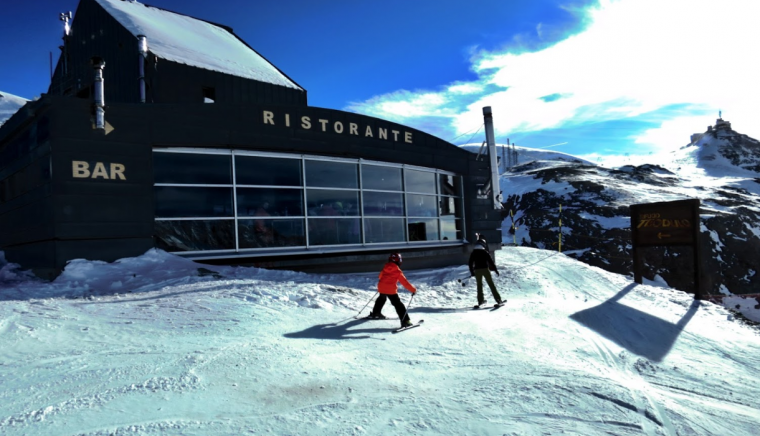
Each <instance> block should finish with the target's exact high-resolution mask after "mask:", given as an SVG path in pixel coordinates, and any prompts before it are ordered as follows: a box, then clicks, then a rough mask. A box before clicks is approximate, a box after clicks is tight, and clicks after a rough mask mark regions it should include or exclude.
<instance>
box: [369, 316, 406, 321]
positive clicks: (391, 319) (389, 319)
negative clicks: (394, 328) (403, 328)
mask: <svg viewBox="0 0 760 436" xmlns="http://www.w3.org/2000/svg"><path fill="white" fill-rule="evenodd" d="M361 319H369V320H374V321H394V320H395V321H398V318H373V317H371V316H365V317H364V318H361Z"/></svg>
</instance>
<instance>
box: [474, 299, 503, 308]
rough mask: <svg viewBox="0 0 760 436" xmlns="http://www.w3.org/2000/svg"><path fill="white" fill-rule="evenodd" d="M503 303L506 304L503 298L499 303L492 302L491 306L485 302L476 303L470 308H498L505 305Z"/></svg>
mask: <svg viewBox="0 0 760 436" xmlns="http://www.w3.org/2000/svg"><path fill="white" fill-rule="evenodd" d="M505 304H507V300H504V301H502V302H501V303H496V304H494V305H493V306H491V305H488V304H486V303H483V304H476V305H474V306H472V310H480V309H491V310H496V309H498V308H500V307H501V306H503V305H505Z"/></svg>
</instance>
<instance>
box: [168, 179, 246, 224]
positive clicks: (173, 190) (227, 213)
mask: <svg viewBox="0 0 760 436" xmlns="http://www.w3.org/2000/svg"><path fill="white" fill-rule="evenodd" d="M154 194H155V199H156V217H159V218H190V217H231V216H233V215H234V213H233V212H232V188H227V187H224V188H221V187H220V188H216V187H205V186H204V187H197V186H193V187H183V186H156V187H155V188H154Z"/></svg>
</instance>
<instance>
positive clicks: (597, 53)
mask: <svg viewBox="0 0 760 436" xmlns="http://www.w3.org/2000/svg"><path fill="white" fill-rule="evenodd" d="M586 14H588V17H587V18H588V21H589V25H588V27H587V28H586V29H585V30H584V31H583V32H581V33H578V34H576V35H573V36H570V37H568V38H566V39H564V40H562V41H560V42H558V43H556V44H554V45H552V46H550V47H548V48H545V49H542V50H540V51H536V52H532V53H515V52H511V51H509V50H506V51H500V52H484V51H479V52H477V53H476V54H475V55H474V56H473V58H472V63H473V65H472V69H473V71H475V72H476V73H477V74H478V76H479V78H478V80H477V81H473V82H457V83H454V84H450V85H448V86H444V87H442V88H441V89H440V90H437V91H414V92H410V91H403V92H396V93H392V94H386V95H382V96H378V97H375V98H373V99H371V100H369V101H366V102H363V103H356V104H353V105H352V106H351V109H353V110H357V111H359V112H363V113H369V114H372V115H377V116H380V114H381V113H383V114H386V116H388V115H390V116H391V118H392V119H394V120H397V121H400V122H406V123H410V124H411V123H413V122H414V119H413V118H414V117H422V116H425V117H430V116H434V117H435V116H443V117H445V119H442V120H441V122H442V123H445V125H446V126H447V127H448V128H449V129H453V130H454V131H456V132H457V133H461V132H464V131H467V130H470V129H471V128H472V127H473V126H476V125H478V124H480V123H482V107H483V106H491V107H492V109H493V113H494V119H495V126H496V129H497V134H501V135H506V134H509V133H510V132H515V131H522V132H528V131H539V130H542V129H547V128H558V127H567V126H572V125H577V124H583V123H588V122H592V121H593V122H598V121H607V120H620V119H626V118H631V117H636V116H639V115H642V114H646V113H649V112H652V111H656V110H658V109H662V108H664V107H668V106H672V105H679V104H683V105H689V106H690V107H692V108H698V109H699V110H700V115H701V114H703V113H704V111H705V109H709V110H714V111H715V116H711V117H708V118H704V117H699V118H698V120H694V121H695V122H696V121H698V123H695V124H694V125H691V124H686V118H684V117H683V115H684V114H683V113H678V114H673V115H672V116H671V115H669V116H668V117H679V119H678V120H672V121H671V120H669V119H668V118H665V119H662V120H655V121H663V124H662V126H661V127H660V128H659V129H654V130H650V131H647V132H645V133H644V134H643V135H642V136H641V137H640V138H638V139H637V143H642V144H650V145H652V146H655V147H660V148H663V147H670V148H672V147H677V146H681V145H683V144H684V142H688V135H689V134H690V133H694V132H699V131H704V130H705V128H706V126H707V124H711V123H712V121H714V119H715V118H717V110H718V109H722V110H724V113H725V118H726V119H729V120H730V121H732V124H733V125H734V126H735V127H736V128H737V129H739V131H741V132H742V133H746V134H748V135H750V136H753V137H760V125H759V123H758V122H757V120H758V115H759V114H760V109H758V107H757V101H760V87H759V86H757V79H756V75H757V73H756V65H758V64H760V52H758V50H757V49H756V47H755V45H756V43H757V41H760V26H757V25H756V23H755V21H756V17H758V16H760V1H757V0H725V1H722V2H714V1H710V0H602V1H601V2H600V4H599V5H598V6H596V7H593V8H589V9H587V11H586ZM542 26H543V25H538V26H537V27H536V31H537V34H540V33H541V29H542ZM486 89H489V90H493V89H497V91H495V92H490V93H485V92H481V95H480V96H479V97H477V94H476V98H475V99H474V100H473V92H478V90H486ZM499 89H501V90H499ZM463 91H467V92H463ZM553 94H561V95H562V98H559V99H556V100H554V101H544V100H542V99H541V97H544V96H547V95H553ZM549 100H551V99H549ZM378 108H379V109H378ZM389 108H392V109H393V111H390V110H389ZM681 128H683V129H684V130H682V131H680V132H678V131H677V129H681ZM667 132H669V133H667ZM676 133H677V134H678V135H677V136H678V137H677V138H676ZM674 142H675V143H674ZM526 145H527V144H526Z"/></svg>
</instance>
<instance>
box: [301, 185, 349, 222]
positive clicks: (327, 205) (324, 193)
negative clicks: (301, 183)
mask: <svg viewBox="0 0 760 436" xmlns="http://www.w3.org/2000/svg"><path fill="white" fill-rule="evenodd" d="M306 199H307V200H306V207H307V208H308V210H309V216H357V215H359V191H341V190H333V189H307V190H306Z"/></svg>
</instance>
